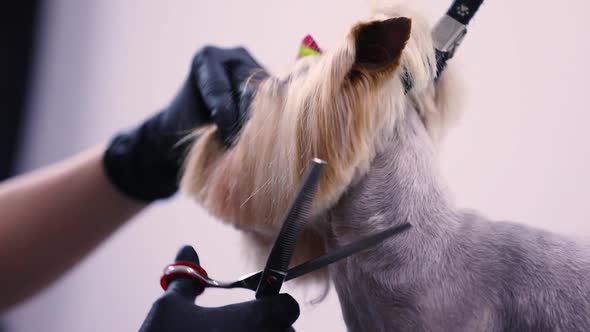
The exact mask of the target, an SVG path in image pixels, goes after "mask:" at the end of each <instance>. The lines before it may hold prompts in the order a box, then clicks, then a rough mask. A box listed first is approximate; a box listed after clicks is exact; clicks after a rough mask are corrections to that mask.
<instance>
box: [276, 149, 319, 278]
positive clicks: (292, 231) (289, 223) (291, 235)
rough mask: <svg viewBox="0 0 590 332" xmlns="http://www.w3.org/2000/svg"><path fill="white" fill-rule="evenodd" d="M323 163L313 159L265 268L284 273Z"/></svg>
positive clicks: (310, 204)
mask: <svg viewBox="0 0 590 332" xmlns="http://www.w3.org/2000/svg"><path fill="white" fill-rule="evenodd" d="M325 164H326V163H325V162H324V161H323V160H320V159H317V158H316V159H313V160H312V161H311V163H310V167H309V169H308V171H307V175H306V177H305V180H304V182H303V185H302V186H301V189H300V190H299V193H298V194H297V196H296V198H295V201H294V202H293V205H292V206H291V208H290V209H289V213H288V214H287V216H286V218H285V221H284V223H283V226H282V228H281V231H280V232H279V236H278V238H277V239H280V240H279V241H277V242H276V243H275V245H274V247H273V249H272V251H271V254H270V256H269V258H268V261H267V265H266V266H267V268H269V267H270V268H273V269H276V270H280V271H286V270H287V268H288V267H289V262H290V261H291V257H292V256H293V252H294V251H295V245H296V244H297V238H298V237H299V233H301V230H302V229H303V226H305V223H306V221H307V219H308V217H309V212H310V211H311V206H312V204H313V198H314V196H315V193H316V191H317V188H318V184H319V182H320V176H321V173H322V170H323V168H324V166H325Z"/></svg>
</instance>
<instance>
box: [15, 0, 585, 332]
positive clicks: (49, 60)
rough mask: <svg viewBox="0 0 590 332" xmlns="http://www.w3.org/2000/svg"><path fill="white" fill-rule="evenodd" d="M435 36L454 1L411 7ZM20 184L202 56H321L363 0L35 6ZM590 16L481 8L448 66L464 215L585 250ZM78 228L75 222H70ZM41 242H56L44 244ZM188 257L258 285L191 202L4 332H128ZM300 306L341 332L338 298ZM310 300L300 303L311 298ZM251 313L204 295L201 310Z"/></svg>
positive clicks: (106, 254) (33, 304)
mask: <svg viewBox="0 0 590 332" xmlns="http://www.w3.org/2000/svg"><path fill="white" fill-rule="evenodd" d="M415 3H416V5H417V6H418V7H419V8H422V10H423V12H424V13H425V14H426V15H427V16H428V17H429V18H431V19H432V20H435V19H437V18H438V17H439V15H440V14H441V13H443V12H444V11H445V10H446V7H447V6H448V5H449V4H450V0H437V1H432V0H429V1H428V0H424V1H415ZM45 4H46V7H45V16H44V22H43V24H42V28H41V31H40V36H39V37H40V45H39V46H40V54H41V56H40V57H39V58H38V59H37V71H36V77H35V83H36V84H35V85H34V86H33V88H34V91H33V95H32V97H33V98H32V100H31V104H30V107H31V111H32V113H31V116H30V118H29V121H28V125H27V132H26V138H25V153H24V155H23V158H22V160H21V170H22V171H26V170H32V169H35V168H38V167H41V166H43V165H47V164H49V163H51V162H54V161H57V160H59V159H62V158H65V157H67V156H70V155H72V154H75V153H77V152H79V151H81V150H83V149H86V148H88V147H91V146H93V145H95V144H97V143H101V142H104V141H106V140H107V139H108V138H110V137H111V135H113V134H114V133H115V132H116V131H118V130H121V129H123V128H127V127H129V126H132V125H134V124H135V123H138V122H139V121H140V120H142V119H143V118H144V117H146V116H148V115H149V114H151V113H152V112H154V111H156V110H158V109H159V108H160V107H162V106H164V105H165V104H166V103H167V102H168V101H169V100H170V98H171V97H172V96H173V94H174V92H175V91H176V89H177V88H178V86H179V85H180V83H181V82H182V80H183V79H184V77H185V75H186V73H187V70H188V65H189V63H190V60H191V57H192V55H193V53H194V52H195V51H196V50H198V49H199V48H200V47H202V46H204V45H206V44H215V45H219V46H235V45H244V46H246V47H247V48H248V49H249V50H250V51H251V52H252V54H254V55H255V57H256V58H257V59H259V61H260V62H261V63H262V64H264V65H265V66H266V67H267V68H269V69H271V70H278V69H281V67H283V66H286V65H288V64H289V63H290V62H291V61H292V60H293V59H294V57H295V55H296V53H297V49H298V45H299V42H300V40H301V38H302V37H303V36H304V35H305V34H307V33H311V34H313V35H314V37H315V38H316V40H317V41H318V43H320V46H321V47H323V48H330V47H331V46H333V45H335V44H336V43H337V42H338V41H340V39H341V37H343V36H344V34H345V33H346V31H347V29H348V28H349V27H350V26H351V25H352V24H354V23H355V22H356V21H357V20H359V19H364V18H366V17H367V15H368V8H367V4H366V2H365V1H364V0H355V1H342V0H323V1H318V0H297V1H271V0H265V1H230V0H216V1H208V2H206V1H196V0H194V1H166V2H163V1H155V0H151V1H145V0H142V1H140V0H134V1H132V0H127V1H120V0H109V1H106V0H104V1H76V0H53V1H46V2H45ZM589 10H590V4H589V3H588V1H585V0H570V1H567V2H558V1H555V0H535V1H533V0H527V1H509V0H494V1H488V2H487V4H486V5H484V7H483V8H482V9H481V12H480V14H479V15H478V17H477V18H476V20H475V22H474V23H473V24H472V26H471V28H470V33H469V34H468V36H467V39H466V41H465V43H464V45H463V46H462V48H461V49H460V52H459V55H458V57H457V58H456V59H455V60H453V61H454V62H456V63H459V64H460V66H461V68H462V73H463V74H464V81H465V85H466V89H465V98H466V103H465V104H466V105H465V106H466V107H465V108H466V109H465V115H464V117H463V118H462V121H461V122H460V124H459V126H458V127H457V128H456V129H455V130H454V131H452V132H451V134H450V136H449V137H448V139H447V140H446V142H445V145H444V148H443V160H442V167H443V171H444V174H445V176H446V178H447V181H448V183H449V184H450V186H451V188H452V189H453V192H454V194H455V196H456V198H457V200H458V201H459V202H461V204H462V205H464V206H467V207H471V208H477V209H479V210H480V211H482V212H484V213H485V214H486V215H488V216H490V217H492V218H496V219H510V220H515V221H521V222H526V223H528V224H532V225H537V226H539V227H543V228H547V229H551V230H555V231H559V232H563V233H570V234H574V233H575V234H578V235H583V234H585V235H588V234H590V227H589V226H588V222H589V220H588V219H589V218H588V217H589V216H590V206H589V204H588V203H587V198H588V197H589V196H590V177H589V176H588V174H587V170H588V169H590V167H589V166H590V157H589V153H588V152H589V148H588V142H589V141H590V132H589V131H588V130H587V127H588V125H587V123H588V121H590V115H589V112H588V106H587V97H588V95H589V94H590V93H589V91H588V88H587V86H588V78H589V77H590V69H588V67H587V66H586V58H587V54H588V50H589V46H588V38H587V31H589V30H590V20H588V18H587V14H586V13H588V12H589ZM80 222H84V220H80ZM48 231H51V230H48ZM185 243H187V244H193V245H195V247H196V248H197V250H198V252H199V254H200V256H201V260H202V262H203V264H205V265H206V267H207V268H208V270H209V272H210V273H211V274H212V275H214V276H215V277H218V278H221V279H232V278H235V277H237V276H240V275H242V274H244V273H248V272H251V271H254V270H255V269H257V268H260V267H258V266H252V265H251V264H249V263H248V261H247V257H246V255H245V251H244V248H243V247H242V246H241V243H240V238H239V236H238V234H237V232H235V231H233V230H232V229H230V228H229V227H225V226H223V225H221V224H220V223H218V222H216V221H214V220H212V219H211V218H210V217H208V216H207V215H206V214H205V213H204V212H203V211H202V210H201V209H199V208H198V207H197V206H195V204H193V203H192V202H191V201H190V200H189V199H187V198H184V197H176V198H175V199H174V200H170V201H166V202H161V203H158V204H155V205H154V206H152V207H151V208H149V209H148V210H147V211H145V212H144V213H143V214H142V215H140V216H139V217H137V218H135V220H133V221H131V222H130V223H128V224H127V225H126V226H125V227H124V228H123V229H121V230H120V231H119V232H118V233H117V234H115V235H114V236H113V237H111V238H110V239H109V240H108V241H107V242H106V243H104V244H103V245H102V246H101V247H100V248H99V249H98V250H96V251H95V252H94V253H93V254H92V255H91V256H90V257H88V259H87V260H85V261H84V262H83V263H81V264H80V265H78V266H77V267H76V268H75V269H73V270H72V271H71V272H70V273H68V274H67V275H66V276H65V277H64V278H62V279H61V280H60V281H59V282H57V283H55V284H54V285H52V286H51V287H50V288H48V289H46V290H45V291H44V292H42V293H41V294H39V296H37V297H36V298H33V299H31V300H30V301H28V302H26V303H24V304H23V305H21V306H19V307H17V308H15V309H14V310H13V311H11V312H9V313H8V314H7V315H6V316H5V319H6V321H7V325H8V327H9V330H10V331H38V330H42V331H48V332H50V331H56V332H57V331H60V332H61V331H134V330H137V328H138V327H139V325H140V324H141V322H142V321H143V319H144V317H145V314H146V313H147V311H148V309H149V307H150V305H151V303H152V302H153V301H154V300H155V299H156V298H157V297H158V296H159V295H160V294H161V290H160V289H159V286H158V278H159V273H160V271H161V269H162V267H163V266H164V265H165V264H167V263H169V262H170V261H171V260H172V258H173V256H174V254H175V252H176V250H177V249H178V248H179V247H180V246H181V245H182V244H185ZM293 294H294V295H295V296H296V297H297V299H298V300H299V301H300V303H301V304H302V307H303V308H302V309H303V313H302V316H301V318H300V319H299V321H298V322H297V325H296V328H297V329H298V330H299V331H320V330H321V331H327V330H330V331H342V330H344V324H343V322H342V318H341V314H340V310H339V306H338V302H337V299H336V296H335V293H334V292H331V294H330V296H329V297H328V299H327V300H326V301H325V302H323V303H321V304H320V305H317V306H312V305H305V300H306V297H305V296H304V295H305V294H303V292H301V291H299V290H297V291H294V293H293ZM312 295H313V292H311V294H310V295H309V296H308V297H307V299H310V298H312V297H313V296H312ZM250 298H252V294H251V293H249V292H246V291H236V292H228V291H214V290H207V291H206V292H205V294H204V295H203V296H202V297H200V298H199V301H198V302H199V303H200V304H203V305H221V304H225V303H229V302H232V301H238V300H246V299H250Z"/></svg>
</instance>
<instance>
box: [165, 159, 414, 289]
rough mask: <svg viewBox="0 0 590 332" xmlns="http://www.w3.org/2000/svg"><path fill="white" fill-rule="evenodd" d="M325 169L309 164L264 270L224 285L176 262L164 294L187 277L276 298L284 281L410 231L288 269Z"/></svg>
mask: <svg viewBox="0 0 590 332" xmlns="http://www.w3.org/2000/svg"><path fill="white" fill-rule="evenodd" d="M325 165H326V163H325V162H324V161H323V160H320V159H317V158H315V159H313V160H312V161H311V162H310V166H309V167H308V171H307V175H306V176H305V180H304V182H303V185H302V187H301V188H300V190H299V193H298V194H297V196H296V197H295V200H294V202H293V203H292V205H291V208H290V209H289V212H288V213H287V215H286V218H285V221H284V223H283V225H282V227H281V230H280V232H279V234H278V236H277V239H276V240H275V242H274V245H273V248H272V250H271V252H270V254H269V256H268V259H267V261H266V266H265V268H264V270H262V271H259V272H254V273H251V274H248V275H246V276H243V277H242V278H240V279H238V280H236V281H229V282H226V281H218V280H215V279H212V278H210V277H209V276H208V274H207V271H205V270H204V269H203V268H202V267H201V266H200V265H199V264H196V263H193V262H187V261H179V262H176V263H173V264H170V265H168V266H166V267H165V268H164V272H163V274H162V277H161V279H160V285H161V286H162V288H163V289H164V290H166V289H167V288H168V285H169V283H170V282H171V280H172V279H174V278H177V277H185V278H186V277H188V278H191V279H193V280H195V281H197V282H198V283H199V284H200V285H201V287H202V290H204V289H205V288H209V287H213V288H245V289H250V290H252V291H255V292H256V298H262V297H265V296H268V295H274V294H278V293H279V291H280V289H281V286H282V285H283V283H284V282H286V281H289V280H292V279H295V278H297V277H300V276H302V275H305V274H307V273H310V272H313V271H316V270H318V269H321V268H323V267H325V266H328V265H329V264H332V263H334V262H337V261H339V260H341V259H344V258H346V257H349V256H351V255H353V254H355V253H358V252H361V251H363V250H366V249H368V248H371V247H373V246H375V245H377V244H379V243H381V242H383V241H384V240H385V239H387V238H390V237H392V236H394V235H396V234H399V233H402V232H404V231H406V230H408V229H409V228H410V227H411V225H410V224H409V223H405V224H402V225H397V226H394V227H391V228H388V229H385V230H383V231H381V232H378V233H376V234H373V235H370V236H368V237H366V238H363V239H361V240H357V241H355V242H353V243H350V244H347V245H344V246H342V247H339V248H337V249H334V250H333V251H332V252H330V253H327V254H325V255H322V256H319V257H316V258H313V259H311V260H309V261H307V262H305V263H302V264H299V265H297V266H295V267H293V268H290V269H289V262H290V260H291V257H292V256H293V252H294V251H295V247H296V245H297V238H298V236H299V234H300V233H301V231H302V230H303V228H304V227H305V224H306V222H307V220H308V219H309V212H310V210H311V205H312V202H313V198H314V196H315V193H316V191H317V187H318V184H319V181H320V178H321V173H322V171H323V169H324V166H325ZM202 290H201V291H202Z"/></svg>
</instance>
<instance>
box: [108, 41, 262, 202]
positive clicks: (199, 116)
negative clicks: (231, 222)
mask: <svg viewBox="0 0 590 332" xmlns="http://www.w3.org/2000/svg"><path fill="white" fill-rule="evenodd" d="M253 75H254V76H253ZM265 76H266V74H265V71H264V70H263V69H262V67H261V66H260V65H259V64H258V63H257V62H256V61H255V60H254V58H253V57H252V56H251V55H250V54H249V53H248V52H247V51H246V50H245V49H243V48H233V49H222V48H216V47H205V48H203V49H202V50H201V51H199V52H198V53H197V54H196V55H195V56H194V58H193V62H192V65H191V69H190V72H189V74H188V77H187V78H186V80H185V81H184V83H183V85H182V86H181V87H180V90H179V91H178V93H177V95H176V97H175V98H174V99H173V100H172V102H171V103H170V104H169V105H168V107H166V108H165V109H163V110H162V111H161V112H159V113H156V114H155V115H153V116H152V117H151V118H149V119H147V120H146V121H145V122H144V123H142V124H141V125H139V126H138V127H137V128H135V129H133V130H130V131H128V132H125V133H121V134H119V135H118V136H116V137H115V138H114V139H113V140H112V141H111V144H110V146H109V147H108V149H107V151H106V153H105V156H104V166H105V170H106V173H107V176H108V177H109V179H110V181H111V182H112V183H113V184H114V185H115V186H116V187H117V188H118V189H119V190H120V191H122V192H123V193H125V194H126V195H128V196H129V197H131V198H134V199H137V200H140V201H144V202H151V201H154V200H156V199H160V198H167V197H169V196H171V195H173V194H174V193H175V192H176V191H177V189H178V180H179V170H180V167H181V165H182V162H183V156H184V154H185V153H186V149H187V146H188V143H189V142H190V140H184V141H183V142H182V143H179V142H181V140H183V139H184V138H186V136H187V135H188V134H190V133H191V131H192V130H194V129H195V128H197V127H199V126H202V125H204V124H208V123H212V122H214V123H215V124H217V126H218V132H219V133H220V138H221V139H222V140H223V142H224V143H225V144H226V145H227V146H229V145H231V143H232V140H233V138H234V137H235V134H236V133H237V132H238V131H239V128H240V126H241V123H242V121H243V120H244V117H245V115H246V110H247V108H248V106H249V103H250V100H251V97H252V95H253V92H254V91H253V88H250V87H251V85H248V87H247V86H246V82H247V81H248V79H250V77H254V78H255V79H261V78H263V77H265Z"/></svg>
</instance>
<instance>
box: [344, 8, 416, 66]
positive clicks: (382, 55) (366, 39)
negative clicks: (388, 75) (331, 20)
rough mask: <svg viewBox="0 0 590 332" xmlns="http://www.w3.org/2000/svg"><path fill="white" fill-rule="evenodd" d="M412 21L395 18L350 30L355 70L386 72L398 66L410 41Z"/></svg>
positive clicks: (365, 24) (404, 18)
mask: <svg viewBox="0 0 590 332" xmlns="http://www.w3.org/2000/svg"><path fill="white" fill-rule="evenodd" d="M411 30H412V21H411V20H410V19H409V18H406V17H397V18H392V19H388V20H385V21H374V22H370V23H364V24H359V25H357V26H356V27H354V28H353V30H352V36H353V38H354V40H355V61H354V66H355V67H356V68H357V69H368V70H371V71H373V70H376V71H381V70H387V69H395V68H396V67H397V66H398V65H399V59H400V57H401V54H402V51H403V49H404V47H405V46H406V43H407V41H408V39H410V32H411Z"/></svg>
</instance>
